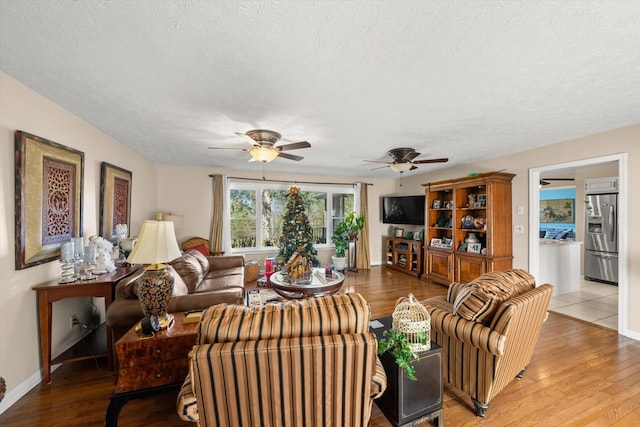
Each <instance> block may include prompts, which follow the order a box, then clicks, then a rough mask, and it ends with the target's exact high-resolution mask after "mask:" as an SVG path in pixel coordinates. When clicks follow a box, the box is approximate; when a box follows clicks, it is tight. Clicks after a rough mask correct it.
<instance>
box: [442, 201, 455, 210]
mask: <svg viewBox="0 0 640 427" xmlns="http://www.w3.org/2000/svg"><path fill="white" fill-rule="evenodd" d="M444 207H445V209H453V202H452V201H451V200H447V201H446V202H444Z"/></svg>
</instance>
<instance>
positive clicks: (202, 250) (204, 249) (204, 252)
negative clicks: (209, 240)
mask: <svg viewBox="0 0 640 427" xmlns="http://www.w3.org/2000/svg"><path fill="white" fill-rule="evenodd" d="M189 250H190V251H193V250H196V251H198V252H200V253H201V254H202V255H204V256H209V251H208V250H207V247H206V246H205V245H204V243H202V244H200V245H198V246H194V247H192V248H189Z"/></svg>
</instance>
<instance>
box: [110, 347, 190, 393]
mask: <svg viewBox="0 0 640 427" xmlns="http://www.w3.org/2000/svg"><path fill="white" fill-rule="evenodd" d="M188 372H189V359H188V358H187V357H186V356H185V357H183V358H182V359H179V360H171V361H168V362H158V363H149V364H147V365H145V366H144V367H128V368H123V367H120V371H119V372H118V382H117V383H116V388H115V392H116V393H125V392H128V391H133V390H142V389H145V388H150V387H158V386H161V385H166V384H173V383H177V382H181V381H184V379H185V377H186V376H187V373H188Z"/></svg>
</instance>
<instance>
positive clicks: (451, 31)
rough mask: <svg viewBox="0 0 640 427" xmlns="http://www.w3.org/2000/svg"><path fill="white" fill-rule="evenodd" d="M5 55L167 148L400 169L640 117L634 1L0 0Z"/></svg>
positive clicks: (7, 64) (125, 132)
mask: <svg viewBox="0 0 640 427" xmlns="http://www.w3.org/2000/svg"><path fill="white" fill-rule="evenodd" d="M0 69H1V70H2V71H4V72H6V73H7V74H9V75H11V76H12V77H14V78H16V79H17V80H19V81H21V82H23V83H24V84H26V85H27V86H29V87H31V88H33V89H35V90H36V91H37V92H39V93H41V94H43V95H44V96H46V97H47V98H49V99H51V100H53V101H54V102H56V103H57V104H59V105H61V106H62V107H64V108H66V109H67V110H69V111H71V112H73V113H75V114H76V115H78V116H80V117H81V118H83V119H84V120H86V121H87V122H89V123H91V124H93V125H94V126H95V127H97V128H98V129H101V130H102V131H104V132H105V133H107V134H109V135H111V136H112V137H114V138H115V139H117V140H119V141H121V142H122V143H123V144H125V145H127V146H130V147H132V148H133V149H135V150H136V151H138V152H140V153H143V154H144V155H145V156H147V157H149V158H151V159H152V160H153V161H154V162H157V163H161V164H173V165H197V166H208V167H225V168H234V169H261V166H260V164H257V163H248V162H247V160H248V159H249V155H248V153H246V152H242V151H239V150H208V149H207V147H209V146H217V147H236V148H245V147H247V146H248V144H247V142H246V141H245V140H243V139H241V138H239V137H237V136H236V135H234V132H236V131H241V132H245V131H247V130H250V129H254V128H266V129H272V130H275V131H278V132H280V133H281V134H282V135H283V139H284V140H285V141H289V142H292V141H298V140H307V141H309V142H310V143H311V144H312V148H309V149H305V150H299V151H294V152H291V153H292V154H296V155H302V156H304V157H305V159H304V160H302V161H300V162H294V161H291V160H285V159H276V160H275V161H273V162H271V163H268V164H267V165H266V166H265V170H266V171H289V172H305V173H316V174H321V175H344V176H362V177H367V176H372V177H395V176H397V174H396V173H395V172H392V171H391V170H390V169H389V168H383V169H378V170H371V169H372V168H373V167H375V165H371V164H367V163H364V162H363V160H364V159H370V160H387V158H385V153H386V152H387V151H388V150H389V149H391V148H395V147H413V148H415V149H416V150H417V151H419V152H421V153H422V156H420V157H418V158H417V160H420V159H426V158H430V157H449V158H450V162H449V164H447V165H442V164H439V165H438V164H435V165H420V168H419V169H418V170H416V171H413V172H408V173H410V174H414V173H420V172H425V171H429V170H434V169H436V168H442V167H446V166H449V165H453V164H463V163H468V162H471V161H475V160H481V159H483V158H491V157H495V156H498V155H502V154H506V153H510V152H515V151H520V150H524V149H527V148H531V147H535V146H540V145H546V144H552V143H555V142H559V141H563V140H566V139H571V138H575V137H580V136H584V135H589V134H593V133H597V132H600V131H605V130H609V129H614V128H619V127H623V126H627V125H631V124H636V123H638V122H640V119H639V118H640V2H638V1H588V2H587V1H536V2H534V1H515V0H514V1H506V2H505V1H451V2H448V1H304V2H289V1H279V2H264V1H188V0H181V1H171V0H164V1H151V0H149V1H137V0H133V1H96V0H74V1H57V0H42V1H28V0H22V1H12V0H0ZM0 96H1V92H0ZM45 136H46V135H45Z"/></svg>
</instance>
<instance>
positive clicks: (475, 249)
mask: <svg viewBox="0 0 640 427" xmlns="http://www.w3.org/2000/svg"><path fill="white" fill-rule="evenodd" d="M480 251H482V243H469V244H468V245H467V252H470V253H472V254H479V253H480Z"/></svg>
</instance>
